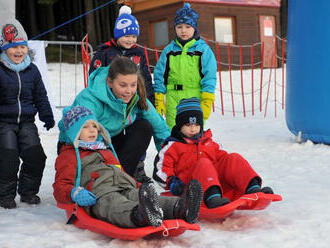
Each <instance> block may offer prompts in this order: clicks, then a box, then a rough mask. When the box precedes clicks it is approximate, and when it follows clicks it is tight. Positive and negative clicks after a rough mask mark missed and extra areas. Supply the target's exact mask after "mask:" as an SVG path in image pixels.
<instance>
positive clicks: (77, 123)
mask: <svg viewBox="0 0 330 248" xmlns="http://www.w3.org/2000/svg"><path fill="white" fill-rule="evenodd" d="M88 121H94V122H96V123H98V121H97V118H96V117H95V115H94V114H93V112H92V111H91V110H89V109H88V108H86V107H83V106H76V107H73V108H69V107H68V108H65V109H63V125H64V128H65V133H66V135H67V137H68V138H69V140H70V141H71V142H72V144H73V145H74V147H78V138H79V135H80V132H81V129H82V128H83V126H84V125H85V124H86V123H87V122H88ZM98 125H99V135H101V137H103V139H104V141H105V142H106V145H109V144H110V138H109V135H108V132H107V131H106V130H105V128H104V127H103V126H102V125H101V124H100V123H98Z"/></svg>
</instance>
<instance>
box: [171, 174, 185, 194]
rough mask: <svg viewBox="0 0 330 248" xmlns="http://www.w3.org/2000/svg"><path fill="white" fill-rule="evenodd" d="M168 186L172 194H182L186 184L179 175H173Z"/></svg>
mask: <svg viewBox="0 0 330 248" xmlns="http://www.w3.org/2000/svg"><path fill="white" fill-rule="evenodd" d="M168 187H169V189H170V191H171V194H172V195H182V193H183V191H184V188H185V184H184V182H182V181H181V179H180V178H178V177H177V176H172V177H170V179H169V181H168Z"/></svg>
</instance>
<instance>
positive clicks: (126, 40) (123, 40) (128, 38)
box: [117, 34, 137, 49]
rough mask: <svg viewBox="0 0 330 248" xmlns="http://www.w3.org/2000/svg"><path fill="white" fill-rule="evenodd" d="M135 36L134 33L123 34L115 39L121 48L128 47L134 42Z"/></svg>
mask: <svg viewBox="0 0 330 248" xmlns="http://www.w3.org/2000/svg"><path fill="white" fill-rule="evenodd" d="M136 41H137V37H136V35H134V34H131V35H125V36H122V37H120V38H119V39H118V40H117V44H118V45H119V46H121V47H123V48H126V49H130V48H131V47H132V46H134V45H135V44H136Z"/></svg>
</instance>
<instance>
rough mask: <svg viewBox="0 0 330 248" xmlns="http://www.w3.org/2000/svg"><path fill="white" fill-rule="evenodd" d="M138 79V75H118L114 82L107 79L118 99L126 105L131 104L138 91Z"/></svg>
mask: <svg viewBox="0 0 330 248" xmlns="http://www.w3.org/2000/svg"><path fill="white" fill-rule="evenodd" d="M137 79H138V77H137V74H127V75H122V74H118V75H117V77H116V78H115V79H114V80H112V81H111V80H110V79H109V78H107V83H108V85H109V87H110V88H111V89H112V92H113V94H114V95H115V96H116V98H119V99H122V100H123V101H124V102H125V103H129V101H130V100H131V99H132V97H133V96H134V94H135V92H136V90H137Z"/></svg>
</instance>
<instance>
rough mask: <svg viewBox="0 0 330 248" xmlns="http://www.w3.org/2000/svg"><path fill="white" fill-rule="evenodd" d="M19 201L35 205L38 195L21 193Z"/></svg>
mask: <svg viewBox="0 0 330 248" xmlns="http://www.w3.org/2000/svg"><path fill="white" fill-rule="evenodd" d="M21 202H25V203H27V204H31V205H37V204H39V203H40V197H39V196H37V195H21Z"/></svg>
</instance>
